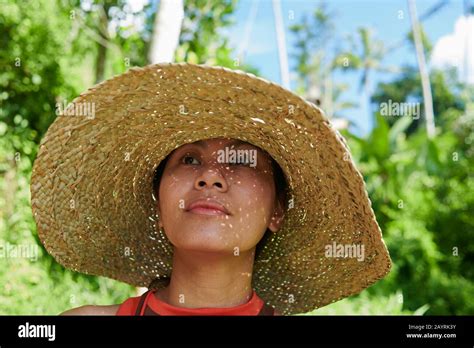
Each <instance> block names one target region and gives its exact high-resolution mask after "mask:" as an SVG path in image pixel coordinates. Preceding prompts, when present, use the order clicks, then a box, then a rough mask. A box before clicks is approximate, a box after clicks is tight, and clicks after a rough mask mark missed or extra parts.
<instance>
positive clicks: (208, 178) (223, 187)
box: [194, 166, 228, 192]
mask: <svg viewBox="0 0 474 348" xmlns="http://www.w3.org/2000/svg"><path fill="white" fill-rule="evenodd" d="M194 188H195V189H197V190H202V189H204V188H215V189H216V190H218V191H220V192H226V191H227V189H228V184H227V181H226V179H225V178H224V176H223V175H222V173H221V172H220V170H219V168H217V166H212V167H207V168H204V169H203V171H202V172H201V174H200V175H199V176H198V177H197V178H196V180H195V182H194Z"/></svg>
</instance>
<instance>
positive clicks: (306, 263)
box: [32, 64, 391, 315]
mask: <svg viewBox="0 0 474 348" xmlns="http://www.w3.org/2000/svg"><path fill="white" fill-rule="evenodd" d="M78 105H83V106H86V107H87V106H89V107H88V108H85V109H88V110H95V114H94V115H87V116H88V117H70V116H60V117H58V118H57V120H56V121H55V122H54V123H53V124H52V125H51V127H50V129H49V130H48V133H47V135H46V136H45V139H43V142H42V145H41V148H40V151H39V154H38V158H37V159H36V161H35V166H34V168H33V175H32V207H33V211H34V215H35V219H36V222H37V226H38V233H39V236H40V239H41V240H42V242H43V244H44V245H45V247H46V249H47V250H48V251H49V252H50V253H51V254H52V255H53V256H54V257H55V258H56V260H57V261H58V262H60V263H61V264H63V265H64V266H66V267H69V268H71V269H73V270H76V271H80V272H84V273H87V274H96V275H103V276H107V277H110V278H113V279H117V280H120V281H124V282H127V283H129V284H133V285H136V286H147V287H148V288H149V290H148V291H147V292H146V293H145V294H143V295H142V296H139V297H132V298H130V299H126V300H125V301H124V302H123V303H122V304H118V305H109V306H83V307H79V308H75V309H72V310H69V311H66V312H64V313H63V314H72V315H83V314H85V315H87V314H92V315H102V314H109V315H275V314H276V315H279V314H283V315H287V314H293V313H302V312H306V311H309V310H313V309H315V308H318V307H321V306H324V305H326V304H329V303H331V302H334V301H337V300H339V299H342V298H344V297H347V296H350V295H352V294H355V293H358V292H360V291H361V290H363V289H365V288H366V287H368V286H370V285H371V284H373V283H374V282H375V281H377V280H378V279H380V278H382V277H383V276H385V275H386V274H387V273H388V271H389V269H390V266H391V262H390V258H389V255H388V251H387V249H386V247H385V244H384V242H383V240H382V238H381V232H380V229H379V227H378V225H377V222H376V221H375V217H374V214H373V211H372V209H371V207H370V201H369V200H368V197H367V193H366V191H365V188H364V184H363V181H362V178H361V176H360V174H359V172H358V171H357V170H356V169H355V167H354V165H353V163H352V161H351V160H350V155H349V154H348V149H347V147H346V145H345V143H344V141H343V139H342V138H341V137H340V136H339V134H338V133H337V132H335V131H334V130H332V129H331V127H330V124H329V122H328V121H326V120H325V119H324V117H323V116H322V114H321V112H320V110H319V109H318V108H317V107H315V106H314V105H312V104H309V103H307V102H305V101H304V100H302V99H301V98H299V97H297V96H296V95H294V94H292V93H291V92H289V91H287V90H284V89H283V88H281V87H279V86H276V85H274V84H271V83H269V82H267V81H265V80H263V79H260V78H256V77H254V76H252V75H249V74H245V73H242V72H234V71H230V70H227V69H222V68H210V67H205V66H197V65H190V64H161V65H151V66H148V67H145V68H142V69H132V70H130V71H129V72H127V73H125V74H123V75H120V76H118V77H115V78H113V79H110V80H108V81H106V82H103V83H101V84H99V85H98V86H96V87H94V88H92V89H91V90H89V91H88V92H86V93H85V94H82V95H81V96H80V97H79V98H77V99H76V100H75V101H74V102H73V104H72V105H71V106H70V107H71V108H72V109H73V110H77V109H78V108H77V106H78ZM90 105H93V107H92V108H91V107H90ZM66 111H67V110H66ZM64 114H65V115H71V112H65V113H64Z"/></svg>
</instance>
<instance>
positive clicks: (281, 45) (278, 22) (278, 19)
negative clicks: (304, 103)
mask: <svg viewBox="0 0 474 348" xmlns="http://www.w3.org/2000/svg"><path fill="white" fill-rule="evenodd" d="M272 4H273V15H274V17H275V29H276V36H277V44H278V57H279V62H280V76H281V84H282V86H283V87H285V88H286V89H290V70H289V69H288V55H287V52H286V41H285V28H284V25H283V16H282V14H281V4H280V0H273V2H272Z"/></svg>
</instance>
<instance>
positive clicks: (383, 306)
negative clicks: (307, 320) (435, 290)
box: [303, 291, 429, 315]
mask: <svg viewBox="0 0 474 348" xmlns="http://www.w3.org/2000/svg"><path fill="white" fill-rule="evenodd" d="M428 308H429V306H427V305H424V306H421V307H420V308H418V309H416V310H415V311H410V310H407V309H404V308H403V294H402V292H401V291H398V292H396V293H393V294H391V295H388V296H378V297H376V296H371V295H369V294H368V293H367V292H362V293H360V294H358V295H356V296H352V297H349V298H345V299H343V300H341V301H339V302H336V303H332V304H330V305H327V306H325V307H322V308H319V309H316V310H314V311H312V312H308V313H304V314H303V315H347V314H355V315H423V314H424V313H425V312H426V311H427V310H428Z"/></svg>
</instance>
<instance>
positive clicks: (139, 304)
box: [116, 289, 274, 316]
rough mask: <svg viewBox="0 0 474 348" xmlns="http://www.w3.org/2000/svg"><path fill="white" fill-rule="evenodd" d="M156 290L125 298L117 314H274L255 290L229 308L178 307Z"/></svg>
mask: <svg viewBox="0 0 474 348" xmlns="http://www.w3.org/2000/svg"><path fill="white" fill-rule="evenodd" d="M155 291H156V290H151V289H150V290H148V291H147V292H145V293H144V294H143V295H141V296H137V297H130V298H129V299H127V300H125V301H124V302H123V303H122V304H121V305H120V307H119V309H118V311H117V314H116V315H137V316H143V315H216V316H217V315H274V309H273V308H272V307H270V306H268V305H267V304H265V302H263V300H262V299H261V298H260V297H258V295H257V293H256V292H255V291H253V294H252V297H251V298H250V300H249V301H248V302H246V303H244V304H241V305H238V306H234V307H227V308H184V307H176V306H173V305H170V304H168V303H166V302H163V301H161V300H160V299H158V298H157V297H156V296H154V293H155Z"/></svg>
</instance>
